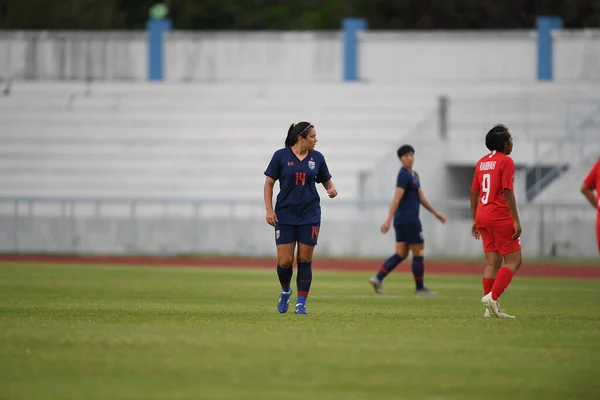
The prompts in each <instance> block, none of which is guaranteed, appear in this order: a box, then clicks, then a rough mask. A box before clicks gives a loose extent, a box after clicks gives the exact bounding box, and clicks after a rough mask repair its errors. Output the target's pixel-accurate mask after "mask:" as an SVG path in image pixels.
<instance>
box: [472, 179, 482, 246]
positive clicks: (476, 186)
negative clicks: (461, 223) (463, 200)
mask: <svg viewBox="0 0 600 400" xmlns="http://www.w3.org/2000/svg"><path fill="white" fill-rule="evenodd" d="M476 169H477V168H476ZM480 191H481V184H480V183H479V178H478V177H477V171H475V174H473V183H472V184H471V217H472V218H473V221H472V224H471V236H473V237H474V238H475V239H477V240H479V238H480V237H481V234H480V233H479V229H477V222H476V219H477V206H478V205H479V192H480Z"/></svg>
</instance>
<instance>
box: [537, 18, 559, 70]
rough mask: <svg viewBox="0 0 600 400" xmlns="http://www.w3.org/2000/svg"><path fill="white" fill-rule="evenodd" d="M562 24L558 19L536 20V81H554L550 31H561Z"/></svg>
mask: <svg viewBox="0 0 600 400" xmlns="http://www.w3.org/2000/svg"><path fill="white" fill-rule="evenodd" d="M562 27H563V22H562V19H560V18H559V17H542V16H540V17H538V18H537V79H538V81H551V80H553V79H554V76H553V75H554V74H553V72H554V71H553V62H552V57H553V56H552V50H553V43H552V30H554V29H562Z"/></svg>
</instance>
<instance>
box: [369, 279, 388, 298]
mask: <svg viewBox="0 0 600 400" xmlns="http://www.w3.org/2000/svg"><path fill="white" fill-rule="evenodd" d="M369 283H370V284H371V286H373V289H374V290H375V293H377V294H385V292H384V291H383V286H382V285H381V281H380V280H379V279H377V277H376V276H374V277H372V278H371V279H369Z"/></svg>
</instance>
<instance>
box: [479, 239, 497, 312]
mask: <svg viewBox="0 0 600 400" xmlns="http://www.w3.org/2000/svg"><path fill="white" fill-rule="evenodd" d="M480 233H481V232H480ZM501 265H502V256H500V254H498V252H496V251H490V252H486V253H485V266H484V267H483V278H482V282H481V283H482V285H483V296H486V295H487V294H488V293H490V292H491V291H492V287H493V286H494V281H495V280H496V274H497V273H498V268H500V266H501ZM499 308H500V306H499V305H498V309H499ZM483 316H484V317H485V318H489V317H491V316H492V313H491V312H490V310H488V309H487V308H486V309H485V313H484V314H483Z"/></svg>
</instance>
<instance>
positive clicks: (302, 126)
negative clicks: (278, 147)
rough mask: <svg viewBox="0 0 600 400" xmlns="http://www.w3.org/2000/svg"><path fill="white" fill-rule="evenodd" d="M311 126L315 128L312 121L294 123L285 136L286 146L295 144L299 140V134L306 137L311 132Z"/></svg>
mask: <svg viewBox="0 0 600 400" xmlns="http://www.w3.org/2000/svg"><path fill="white" fill-rule="evenodd" d="M310 128H313V125H312V124H311V123H310V122H298V123H297V124H292V125H291V126H290V129H288V133H287V136H286V138H285V147H288V146H293V145H295V144H296V142H297V141H298V136H302V137H303V138H305V139H306V137H307V136H308V133H309V132H310Z"/></svg>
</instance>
